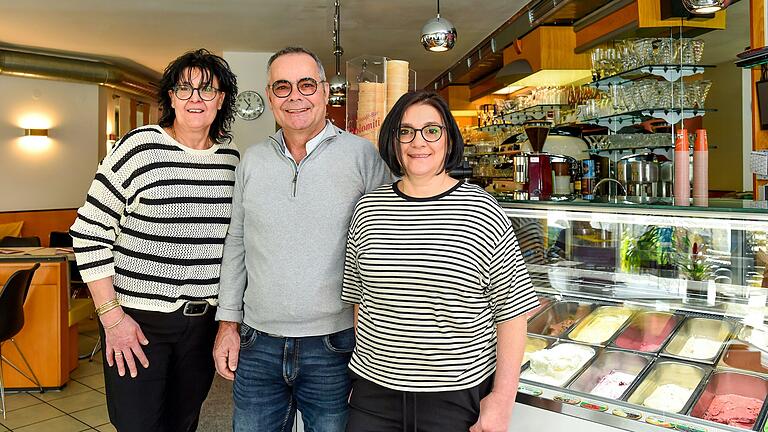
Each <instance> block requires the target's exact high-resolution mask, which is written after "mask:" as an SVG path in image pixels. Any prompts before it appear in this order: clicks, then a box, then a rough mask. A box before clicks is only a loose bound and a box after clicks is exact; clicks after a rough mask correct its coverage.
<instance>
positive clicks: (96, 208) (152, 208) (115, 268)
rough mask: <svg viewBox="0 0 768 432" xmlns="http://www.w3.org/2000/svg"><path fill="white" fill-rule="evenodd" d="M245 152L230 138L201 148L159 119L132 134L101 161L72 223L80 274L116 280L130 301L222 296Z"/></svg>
mask: <svg viewBox="0 0 768 432" xmlns="http://www.w3.org/2000/svg"><path fill="white" fill-rule="evenodd" d="M239 159H240V154H239V152H238V151H237V148H236V147H235V146H234V145H232V144H214V145H213V146H212V147H211V148H210V149H207V150H194V149H190V148H188V147H186V146H183V145H181V144H179V143H178V142H176V141H175V140H174V139H173V138H171V137H170V136H169V135H168V134H167V133H165V131H164V130H163V129H162V128H160V127H159V126H146V127H141V128H138V129H135V130H133V131H131V132H130V133H128V134H127V135H126V136H125V137H124V138H123V139H122V140H121V141H120V142H119V143H118V144H117V145H116V146H115V148H114V149H113V150H112V151H111V152H110V154H109V155H107V157H106V158H104V160H103V161H102V162H101V164H100V165H99V168H98V170H97V172H96V176H95V179H94V181H93V183H92V184H91V187H90V189H89V190H88V196H87V198H86V202H85V204H84V205H83V206H82V207H81V208H80V209H79V210H78V211H77V219H76V220H75V223H74V225H72V228H71V229H70V233H71V235H72V237H73V240H74V249H75V255H76V257H77V264H78V268H79V269H80V273H81V274H82V276H83V280H84V281H85V282H90V281H95V280H98V279H103V278H106V277H113V283H114V287H115V291H116V293H117V298H118V299H119V300H120V302H121V304H122V305H124V306H126V307H130V308H136V309H142V310H150V311H160V312H171V311H174V310H177V309H178V308H179V307H180V306H181V305H182V304H183V303H184V302H185V301H186V300H208V301H210V302H211V303H215V301H216V296H217V294H218V288H219V271H220V267H221V256H222V250H223V246H224V237H225V236H226V234H227V228H228V225H229V221H230V216H231V209H232V190H233V186H234V183H235V167H236V166H237V163H238V161H239Z"/></svg>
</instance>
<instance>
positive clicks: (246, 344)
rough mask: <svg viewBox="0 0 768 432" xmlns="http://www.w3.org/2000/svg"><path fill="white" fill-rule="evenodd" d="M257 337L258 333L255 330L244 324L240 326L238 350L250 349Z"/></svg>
mask: <svg viewBox="0 0 768 432" xmlns="http://www.w3.org/2000/svg"><path fill="white" fill-rule="evenodd" d="M257 337H258V333H256V330H255V329H253V328H251V327H250V326H249V325H248V324H246V323H242V324H240V349H246V348H250V347H251V346H252V345H253V343H254V342H256V338H257Z"/></svg>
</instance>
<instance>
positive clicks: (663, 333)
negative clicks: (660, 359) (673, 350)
mask: <svg viewBox="0 0 768 432" xmlns="http://www.w3.org/2000/svg"><path fill="white" fill-rule="evenodd" d="M675 324H677V319H676V318H675V317H674V315H669V314H663V313H656V312H647V313H643V314H641V315H639V316H638V318H637V319H635V320H633V321H632V324H630V325H629V327H627V328H626V329H625V330H624V331H623V332H621V335H619V337H618V338H616V342H615V343H614V344H615V345H616V346H617V347H619V348H624V349H630V350H635V351H643V352H652V351H658V350H659V348H661V345H662V344H663V343H664V341H665V340H666V339H667V336H669V334H670V333H671V332H672V329H674V328H675Z"/></svg>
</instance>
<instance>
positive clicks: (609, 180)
mask: <svg viewBox="0 0 768 432" xmlns="http://www.w3.org/2000/svg"><path fill="white" fill-rule="evenodd" d="M604 182H614V183H616V184H617V185H619V186H621V190H622V191H624V194H623V196H627V188H626V187H624V185H623V184H621V182H620V181H618V180H616V179H614V178H604V179H601V180H600V181H599V182H597V184H595V187H593V188H592V195H595V194H596V193H597V188H598V187H600V185H601V184H603V183H604ZM610 196H611V194H610V192H609V193H608V197H610Z"/></svg>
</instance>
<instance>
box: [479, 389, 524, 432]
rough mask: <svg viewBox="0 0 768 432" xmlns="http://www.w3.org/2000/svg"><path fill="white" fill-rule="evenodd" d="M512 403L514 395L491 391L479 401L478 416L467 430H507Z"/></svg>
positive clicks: (505, 431)
mask: <svg viewBox="0 0 768 432" xmlns="http://www.w3.org/2000/svg"><path fill="white" fill-rule="evenodd" d="M514 403H515V398H514V395H513V396H512V397H507V396H504V395H502V394H500V393H496V392H493V391H492V392H491V393H490V394H489V395H488V396H486V397H484V398H483V400H481V401H480V418H478V419H477V423H475V424H473V425H472V427H470V428H469V432H507V431H508V430H509V419H510V417H511V415H512V406H513V405H514Z"/></svg>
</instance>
